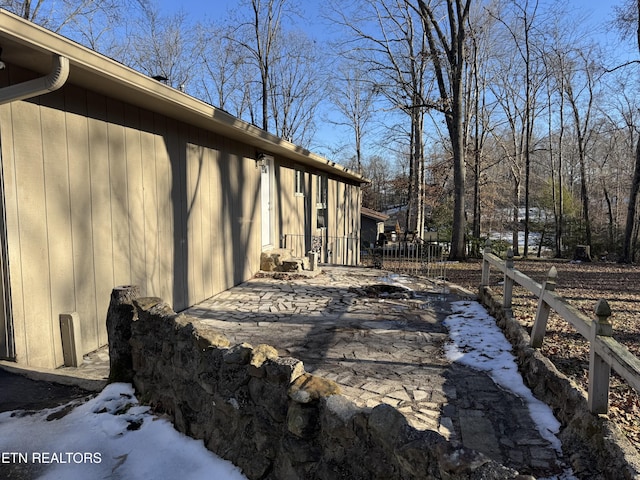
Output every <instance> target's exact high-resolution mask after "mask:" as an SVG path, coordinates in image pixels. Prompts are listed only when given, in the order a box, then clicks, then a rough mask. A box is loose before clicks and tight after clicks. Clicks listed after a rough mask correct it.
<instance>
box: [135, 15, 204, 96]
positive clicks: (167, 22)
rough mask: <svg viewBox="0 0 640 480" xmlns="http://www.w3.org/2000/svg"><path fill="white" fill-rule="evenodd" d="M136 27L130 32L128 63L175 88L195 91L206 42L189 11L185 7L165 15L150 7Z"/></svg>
mask: <svg viewBox="0 0 640 480" xmlns="http://www.w3.org/2000/svg"><path fill="white" fill-rule="evenodd" d="M136 27H137V28H135V29H134V30H133V31H132V32H131V33H130V45H131V48H130V50H129V57H128V58H126V59H125V63H128V64H129V65H130V66H132V67H133V68H136V69H137V70H139V71H141V72H143V73H146V74H147V75H149V76H151V77H157V78H158V79H160V80H161V81H163V82H166V83H167V84H168V85H170V86H172V87H174V88H179V89H180V90H182V91H187V90H189V91H191V89H192V86H191V82H192V81H193V79H194V76H195V75H196V74H197V70H196V67H197V66H198V65H200V62H199V59H200V57H201V55H200V52H201V50H202V43H201V42H200V40H201V37H200V36H199V35H198V33H197V28H194V27H193V26H192V25H190V24H189V20H188V17H187V14H186V13H185V12H184V11H181V12H178V13H176V14H174V15H168V16H163V15H162V14H161V13H160V12H159V11H158V9H157V8H155V7H149V8H146V9H145V10H144V14H143V15H142V16H141V17H140V18H139V19H138V22H137V25H136Z"/></svg>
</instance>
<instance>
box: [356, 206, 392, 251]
mask: <svg viewBox="0 0 640 480" xmlns="http://www.w3.org/2000/svg"><path fill="white" fill-rule="evenodd" d="M388 219H389V215H387V214H385V213H382V212H376V211H375V210H372V209H370V208H366V207H362V208H361V210H360V228H361V233H360V239H361V241H362V245H364V246H365V247H369V248H371V247H373V246H374V245H375V244H376V242H377V241H378V238H379V235H380V234H381V233H384V222H385V220H388Z"/></svg>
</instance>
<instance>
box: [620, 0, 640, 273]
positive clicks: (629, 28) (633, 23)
mask: <svg viewBox="0 0 640 480" xmlns="http://www.w3.org/2000/svg"><path fill="white" fill-rule="evenodd" d="M616 21H617V25H618V27H619V28H620V30H621V32H622V33H623V35H625V36H630V33H631V32H635V41H636V44H637V46H638V50H639V51H640V0H635V1H634V0H627V1H626V2H625V4H624V5H623V6H622V7H620V8H619V9H617V10H616ZM638 191H640V138H639V139H638V143H637V145H636V160H635V167H634V171H633V178H632V180H631V186H630V188H629V204H628V206H627V221H626V225H625V230H624V238H623V246H622V254H621V255H620V259H619V261H620V263H632V262H633V260H634V252H635V242H634V227H635V225H636V210H637V203H638Z"/></svg>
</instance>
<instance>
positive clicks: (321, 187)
mask: <svg viewBox="0 0 640 480" xmlns="http://www.w3.org/2000/svg"><path fill="white" fill-rule="evenodd" d="M316 178H317V186H316V219H317V222H316V223H317V225H316V226H317V228H326V227H327V177H326V176H325V175H318V176H317V177H316Z"/></svg>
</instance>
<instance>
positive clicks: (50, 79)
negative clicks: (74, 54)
mask: <svg viewBox="0 0 640 480" xmlns="http://www.w3.org/2000/svg"><path fill="white" fill-rule="evenodd" d="M68 77H69V59H68V58H66V57H63V56H61V55H54V56H53V69H52V70H51V73H49V75H47V76H45V77H40V78H34V79H33V80H27V81H26V82H22V83H17V84H15V85H10V86H8V87H4V88H0V105H3V104H5V103H10V102H15V101H17V100H24V99H27V98H33V97H37V96H39V95H43V94H45V93H50V92H53V91H55V90H58V89H59V88H60V87H62V86H63V85H64V84H65V82H66V81H67V78H68Z"/></svg>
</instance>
